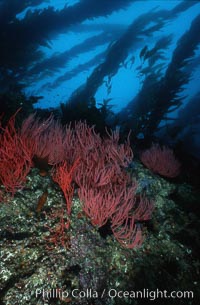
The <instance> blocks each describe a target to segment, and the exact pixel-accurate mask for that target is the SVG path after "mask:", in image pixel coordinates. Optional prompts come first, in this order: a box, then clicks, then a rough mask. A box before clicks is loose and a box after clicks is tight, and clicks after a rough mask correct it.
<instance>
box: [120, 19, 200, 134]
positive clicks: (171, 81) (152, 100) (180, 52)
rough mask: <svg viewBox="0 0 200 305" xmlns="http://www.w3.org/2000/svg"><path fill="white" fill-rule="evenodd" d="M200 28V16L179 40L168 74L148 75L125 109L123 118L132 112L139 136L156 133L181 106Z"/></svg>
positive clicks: (134, 127)
mask: <svg viewBox="0 0 200 305" xmlns="http://www.w3.org/2000/svg"><path fill="white" fill-rule="evenodd" d="M199 27H200V15H199V16H197V17H196V18H195V19H194V20H193V22H192V24H191V27H190V29H189V30H188V31H187V32H186V33H185V34H183V36H182V37H181V38H180V40H179V41H178V43H177V47H176V48H175V50H174V52H173V56H172V59H171V62H170V63H169V65H168V68H167V70H166V73H165V75H164V76H163V77H162V78H161V79H160V80H158V79H157V78H156V77H155V73H154V71H152V72H151V73H150V74H149V75H147V76H146V78H145V80H144V83H143V87H142V89H141V91H140V92H139V94H138V95H137V96H136V97H135V98H134V100H133V101H132V102H130V103H129V105H128V106H127V107H126V108H125V109H124V110H123V111H122V112H121V120H123V118H125V117H124V115H126V114H127V113H131V114H132V115H130V117H129V126H131V127H132V128H133V130H134V132H135V134H136V135H137V134H139V133H143V136H144V137H145V136H146V137H149V136H152V135H153V133H154V132H155V131H157V130H158V127H159V124H160V122H161V121H162V120H163V119H167V117H166V116H167V114H168V113H170V112H172V111H174V110H176V109H178V108H179V107H180V106H181V104H182V101H183V97H181V96H180V92H181V91H183V86H184V85H185V84H187V83H188V82H189V80H190V77H191V72H192V71H191V69H186V67H187V65H188V64H191V62H192V60H193V56H194V54H195V51H196V50H197V48H198V46H199V43H200V36H199Z"/></svg>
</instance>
